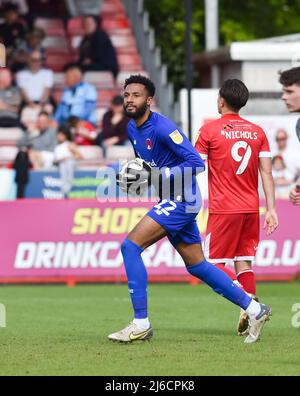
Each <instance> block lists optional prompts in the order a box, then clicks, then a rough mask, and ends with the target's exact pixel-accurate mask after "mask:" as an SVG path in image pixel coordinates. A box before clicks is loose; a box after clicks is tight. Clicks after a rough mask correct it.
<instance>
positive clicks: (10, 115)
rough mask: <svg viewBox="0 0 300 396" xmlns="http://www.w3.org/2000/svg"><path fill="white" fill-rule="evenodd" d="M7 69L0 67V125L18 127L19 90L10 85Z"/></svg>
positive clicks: (9, 75) (10, 79)
mask: <svg viewBox="0 0 300 396" xmlns="http://www.w3.org/2000/svg"><path fill="white" fill-rule="evenodd" d="M12 81H13V78H12V74H11V71H10V70H9V69H5V68H0V127H1V128H9V127H20V121H19V109H20V105H21V100H22V99H21V92H20V90H19V88H17V87H14V86H13V85H12Z"/></svg>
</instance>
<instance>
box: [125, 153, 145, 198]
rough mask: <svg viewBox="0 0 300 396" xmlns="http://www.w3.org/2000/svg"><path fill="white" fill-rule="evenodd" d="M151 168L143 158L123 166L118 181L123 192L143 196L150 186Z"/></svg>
mask: <svg viewBox="0 0 300 396" xmlns="http://www.w3.org/2000/svg"><path fill="white" fill-rule="evenodd" d="M150 175H151V167H150V166H149V165H148V164H147V163H146V162H145V161H144V160H142V159H141V158H135V159H134V160H131V161H129V162H127V163H126V164H124V165H123V167H122V169H121V171H120V173H119V175H118V179H117V183H118V184H119V186H120V188H121V190H122V191H124V192H127V193H129V194H131V195H141V194H142V193H143V192H144V191H145V190H146V189H147V188H148V186H149V180H150Z"/></svg>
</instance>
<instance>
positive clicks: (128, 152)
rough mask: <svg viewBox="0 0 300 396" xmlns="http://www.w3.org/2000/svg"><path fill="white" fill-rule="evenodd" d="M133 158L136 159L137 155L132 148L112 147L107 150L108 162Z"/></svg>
mask: <svg viewBox="0 0 300 396" xmlns="http://www.w3.org/2000/svg"><path fill="white" fill-rule="evenodd" d="M133 158H135V155H134V151H133V148H132V147H131V146H110V147H108V149H107V150H106V160H107V161H108V162H117V161H120V160H129V159H133Z"/></svg>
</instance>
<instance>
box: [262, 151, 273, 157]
mask: <svg viewBox="0 0 300 396" xmlns="http://www.w3.org/2000/svg"><path fill="white" fill-rule="evenodd" d="M259 158H272V154H271V153H270V151H261V152H260V153H259Z"/></svg>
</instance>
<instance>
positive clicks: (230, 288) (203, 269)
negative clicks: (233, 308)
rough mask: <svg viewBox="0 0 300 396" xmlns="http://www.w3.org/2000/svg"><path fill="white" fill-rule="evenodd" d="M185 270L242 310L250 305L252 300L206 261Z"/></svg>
mask: <svg viewBox="0 0 300 396" xmlns="http://www.w3.org/2000/svg"><path fill="white" fill-rule="evenodd" d="M187 270H188V271H189V273H190V274H191V275H194V276H195V277H196V278H199V279H201V280H202V281H203V282H205V283H207V284H208V285H209V286H210V287H211V288H212V289H213V290H214V291H215V292H216V293H218V294H221V295H222V296H223V297H225V298H227V300H229V301H231V302H233V303H234V304H236V305H238V306H240V307H241V308H243V309H244V310H246V309H247V308H248V306H249V305H250V302H251V301H252V299H251V298H250V297H249V296H248V294H246V293H245V292H244V291H243V290H241V289H240V288H239V287H238V286H237V285H235V284H234V283H233V282H232V280H231V279H230V278H229V276H228V275H227V274H225V272H223V271H222V270H220V269H219V268H217V267H215V266H214V265H212V264H211V263H209V262H208V261H206V260H204V261H202V262H201V263H199V264H196V265H193V266H187Z"/></svg>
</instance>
